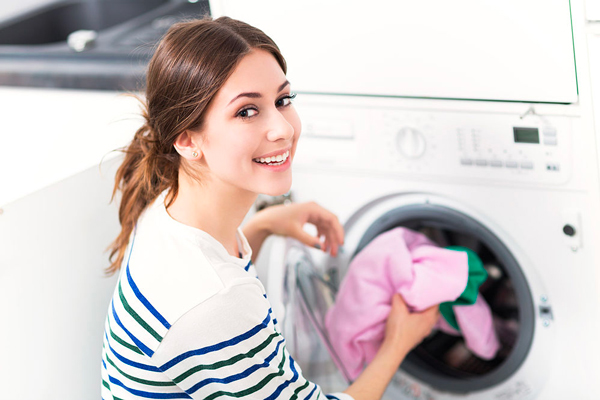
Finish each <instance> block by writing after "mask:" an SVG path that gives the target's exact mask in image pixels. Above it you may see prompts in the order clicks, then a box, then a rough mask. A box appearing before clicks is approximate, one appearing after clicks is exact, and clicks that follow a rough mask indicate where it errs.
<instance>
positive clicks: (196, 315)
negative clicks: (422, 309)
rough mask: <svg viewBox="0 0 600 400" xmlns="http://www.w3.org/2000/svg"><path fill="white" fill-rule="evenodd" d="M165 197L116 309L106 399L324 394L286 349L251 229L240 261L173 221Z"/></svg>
mask: <svg viewBox="0 0 600 400" xmlns="http://www.w3.org/2000/svg"><path fill="white" fill-rule="evenodd" d="M164 198H165V193H163V194H162V195H161V196H160V197H159V198H158V199H157V201H155V202H154V203H153V204H152V205H151V206H150V207H149V208H148V209H147V210H146V211H145V212H144V214H143V215H142V216H141V217H140V219H139V221H138V224H137V227H136V229H135V232H134V233H133V234H132V238H131V241H130V244H129V249H128V252H127V254H126V256H125V259H124V261H123V266H122V268H121V274H120V277H119V281H118V283H117V288H116V290H115V294H114V296H113V299H112V301H111V304H110V306H109V312H108V316H107V320H106V325H105V338H104V346H103V347H104V349H103V353H102V363H103V368H102V381H103V382H102V383H103V386H102V398H103V399H104V400H108V399H111V398H112V396H113V395H114V396H115V397H119V398H122V399H132V398H194V399H214V398H223V399H224V398H227V397H230V396H229V395H228V393H231V394H234V393H235V394H236V395H235V397H238V398H243V399H276V398H281V399H295V398H297V399H316V398H317V397H319V395H320V394H322V393H321V389H320V388H319V387H318V386H317V385H316V384H314V383H312V382H309V381H307V380H306V379H305V378H304V377H303V376H302V371H301V369H300V367H299V366H298V365H296V364H295V361H294V360H293V359H292V357H291V356H290V354H289V353H288V351H287V349H286V347H285V340H284V339H283V337H282V336H281V334H280V332H279V330H278V327H277V320H276V318H275V316H274V315H273V312H272V309H271V306H270V304H269V301H268V299H267V297H266V293H265V290H264V287H263V285H262V283H261V282H260V280H259V279H258V278H257V277H256V272H255V270H254V267H253V266H252V264H251V262H250V259H251V249H250V246H249V245H248V242H247V240H246V238H245V237H244V235H243V233H242V231H241V230H238V239H239V240H238V243H239V244H241V247H240V250H241V252H242V258H238V257H234V256H231V255H230V254H228V253H227V251H226V250H225V248H224V247H223V246H222V245H221V244H220V243H219V242H218V241H217V240H215V239H214V238H213V237H211V236H210V235H208V234H207V233H206V232H203V231H201V230H198V229H196V228H193V227H190V226H187V225H184V224H181V223H179V222H177V221H175V220H174V219H172V218H171V217H170V216H169V214H168V213H167V211H166V209H165V205H164ZM326 397H328V398H333V399H335V398H338V399H347V400H351V399H352V397H351V396H349V395H347V394H344V393H336V394H333V395H326Z"/></svg>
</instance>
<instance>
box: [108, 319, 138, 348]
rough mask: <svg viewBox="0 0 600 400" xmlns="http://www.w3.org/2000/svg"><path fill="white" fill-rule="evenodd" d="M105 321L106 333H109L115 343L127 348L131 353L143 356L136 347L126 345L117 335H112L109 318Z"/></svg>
mask: <svg viewBox="0 0 600 400" xmlns="http://www.w3.org/2000/svg"><path fill="white" fill-rule="evenodd" d="M107 320H108V332H109V333H110V336H111V337H112V338H113V339H115V340H116V341H117V343H119V344H121V345H122V346H125V347H127V348H128V349H129V350H131V351H135V352H136V353H138V354H144V353H143V352H142V351H141V350H140V349H138V348H137V346H135V345H133V344H130V343H127V342H126V341H124V340H123V339H121V338H120V337H118V336H117V334H116V333H114V332H113V330H112V325H111V324H110V318H107Z"/></svg>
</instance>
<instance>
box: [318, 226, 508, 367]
mask: <svg viewBox="0 0 600 400" xmlns="http://www.w3.org/2000/svg"><path fill="white" fill-rule="evenodd" d="M468 270H469V266H468V263H467V254H466V253H464V252H459V251H453V250H446V249H442V248H439V247H437V246H436V245H435V244H434V243H433V242H431V241H430V240H429V239H428V238H427V237H426V236H425V235H422V234H420V233H417V232H413V231H411V230H409V229H406V228H395V229H393V230H391V231H388V232H385V233H383V234H381V235H379V236H378V237H376V238H375V239H373V241H372V242H371V243H369V244H368V245H367V246H366V247H365V248H364V249H363V250H362V251H361V252H360V253H359V254H357V255H356V257H355V258H354V259H353V260H352V262H351V263H350V266H349V270H348V273H347V274H346V277H345V278H344V280H343V282H342V284H341V286H340V289H339V291H338V294H337V296H336V302H335V304H334V305H333V306H332V308H331V309H330V310H329V311H328V313H327V315H326V317H325V326H326V328H327V332H328V334H329V338H330V342H331V343H332V345H333V348H334V350H335V351H336V354H337V355H338V357H339V359H340V362H341V363H342V364H343V367H344V369H345V370H346V371H347V372H348V374H349V376H350V377H351V378H352V379H355V378H356V377H357V376H358V375H359V374H360V373H361V371H362V369H363V367H364V365H365V364H368V363H369V362H371V361H372V360H373V358H374V357H375V354H376V353H377V350H378V349H379V347H380V345H381V342H382V341H383V337H384V332H385V323H386V320H387V316H388V314H389V312H390V310H391V301H392V296H393V295H394V294H395V293H399V294H401V295H402V297H403V299H404V301H405V302H406V304H407V306H408V307H409V309H410V310H411V311H423V310H425V309H427V308H429V307H431V306H433V305H437V304H440V303H443V302H446V301H454V300H456V299H457V298H458V297H459V296H460V295H461V293H462V292H463V290H464V289H465V287H466V285H467V279H468ZM453 309H454V313H455V315H456V319H457V322H458V325H459V327H460V333H459V332H457V331H456V330H455V329H453V328H452V327H451V326H450V325H449V324H448V323H447V322H446V321H445V320H444V318H443V317H441V318H440V321H438V324H437V327H438V329H440V330H443V331H444V332H447V333H450V334H462V335H463V337H464V339H465V344H466V346H467V347H468V348H469V349H470V350H471V351H472V352H473V353H474V354H476V355H477V356H479V357H481V358H484V359H491V358H493V357H494V356H495V354H496V352H497V351H498V349H499V347H500V345H499V342H498V338H497V337H496V333H495V331H494V328H493V321H492V313H491V310H490V308H489V306H488V305H487V303H486V302H485V300H484V299H483V297H482V296H481V295H480V296H477V301H476V303H475V304H473V305H470V306H455V307H454V308H453Z"/></svg>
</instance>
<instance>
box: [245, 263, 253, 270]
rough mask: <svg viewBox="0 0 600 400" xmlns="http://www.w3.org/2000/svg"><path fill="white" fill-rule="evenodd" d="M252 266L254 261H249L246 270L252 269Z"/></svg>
mask: <svg viewBox="0 0 600 400" xmlns="http://www.w3.org/2000/svg"><path fill="white" fill-rule="evenodd" d="M250 265H252V261H248V265H246V267H245V268H244V269H245V270H246V271H248V270H249V269H250Z"/></svg>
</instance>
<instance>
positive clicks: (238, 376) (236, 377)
mask: <svg viewBox="0 0 600 400" xmlns="http://www.w3.org/2000/svg"><path fill="white" fill-rule="evenodd" d="M283 342H284V340H283V339H282V340H280V341H279V342H278V343H277V347H276V348H275V351H274V352H273V353H271V354H270V355H269V356H268V357H267V358H265V361H264V362H262V363H260V364H255V365H253V366H251V367H250V368H248V369H246V370H245V371H243V372H240V373H239V374H235V375H231V376H228V377H226V378H208V379H205V380H203V381H200V382H198V383H197V384H195V385H194V386H192V387H191V388H189V389H188V390H186V392H187V393H190V394H191V393H194V392H196V391H198V389H200V388H201V387H203V386H206V385H208V384H209V383H213V382H219V383H231V382H234V381H238V380H240V379H243V378H247V377H249V376H250V375H252V373H254V372H256V371H258V370H259V369H261V368H266V367H268V366H269V363H270V362H271V360H272V359H273V358H275V357H276V356H277V353H279V346H280V345H281V344H282V343H283Z"/></svg>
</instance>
